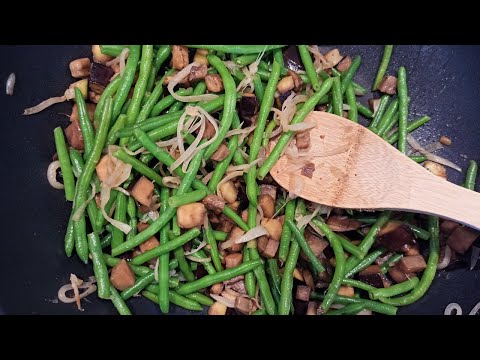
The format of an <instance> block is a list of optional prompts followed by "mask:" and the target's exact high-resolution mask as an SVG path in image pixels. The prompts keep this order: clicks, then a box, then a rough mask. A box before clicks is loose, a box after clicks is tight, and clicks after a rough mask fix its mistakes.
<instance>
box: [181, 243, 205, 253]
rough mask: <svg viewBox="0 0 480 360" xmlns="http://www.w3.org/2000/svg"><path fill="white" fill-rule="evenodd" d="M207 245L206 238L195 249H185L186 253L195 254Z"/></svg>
mask: <svg viewBox="0 0 480 360" xmlns="http://www.w3.org/2000/svg"><path fill="white" fill-rule="evenodd" d="M206 245H207V241H206V240H203V241H202V242H201V243H200V244H199V245H198V246H197V248H196V249H195V250H190V251H185V255H193V254H195V253H196V252H198V251H200V250H202V248H204V247H205V246H206Z"/></svg>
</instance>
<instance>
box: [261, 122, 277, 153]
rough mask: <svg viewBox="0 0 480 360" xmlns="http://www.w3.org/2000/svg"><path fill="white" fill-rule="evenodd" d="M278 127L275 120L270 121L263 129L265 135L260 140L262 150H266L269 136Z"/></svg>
mask: <svg viewBox="0 0 480 360" xmlns="http://www.w3.org/2000/svg"><path fill="white" fill-rule="evenodd" d="M277 126H278V124H277V122H276V121H275V120H271V121H270V122H269V123H268V125H267V127H266V128H265V133H264V135H263V140H262V146H263V147H264V148H267V146H268V143H269V142H270V136H271V134H272V132H273V130H274V129H275V128H276V127H277Z"/></svg>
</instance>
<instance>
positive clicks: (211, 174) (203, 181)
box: [202, 171, 213, 185]
mask: <svg viewBox="0 0 480 360" xmlns="http://www.w3.org/2000/svg"><path fill="white" fill-rule="evenodd" d="M212 176H213V171H212V172H209V173H208V174H207V175H205V176H204V177H203V178H202V183H204V184H205V185H207V183H208V182H209V181H210V179H211V178H212Z"/></svg>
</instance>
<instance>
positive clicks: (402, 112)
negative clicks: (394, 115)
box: [397, 66, 408, 154]
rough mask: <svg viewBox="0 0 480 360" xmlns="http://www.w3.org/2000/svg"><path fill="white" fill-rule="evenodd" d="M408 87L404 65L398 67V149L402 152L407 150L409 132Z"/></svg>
mask: <svg viewBox="0 0 480 360" xmlns="http://www.w3.org/2000/svg"><path fill="white" fill-rule="evenodd" d="M407 97H408V89H407V72H406V70H405V68H404V67H403V66H400V68H399V69H398V141H397V147H398V150H399V151H400V152H402V153H404V154H405V153H406V151H407V133H408V129H407V127H408V100H407Z"/></svg>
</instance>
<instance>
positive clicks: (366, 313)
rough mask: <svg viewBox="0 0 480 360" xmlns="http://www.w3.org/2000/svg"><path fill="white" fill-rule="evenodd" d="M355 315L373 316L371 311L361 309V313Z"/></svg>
mask: <svg viewBox="0 0 480 360" xmlns="http://www.w3.org/2000/svg"><path fill="white" fill-rule="evenodd" d="M357 315H373V314H372V310H368V309H363V310H362V311H360V312H358V313H357Z"/></svg>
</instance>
